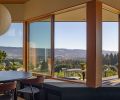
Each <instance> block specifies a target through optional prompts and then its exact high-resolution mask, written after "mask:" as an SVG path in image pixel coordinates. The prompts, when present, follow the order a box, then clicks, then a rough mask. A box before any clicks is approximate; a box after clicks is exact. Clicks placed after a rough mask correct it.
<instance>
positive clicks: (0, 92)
mask: <svg viewBox="0 0 120 100" xmlns="http://www.w3.org/2000/svg"><path fill="white" fill-rule="evenodd" d="M16 96H17V95H16V82H9V83H0V100H15V98H17V97H16Z"/></svg>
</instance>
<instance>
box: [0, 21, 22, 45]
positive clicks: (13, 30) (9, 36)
mask: <svg viewBox="0 0 120 100" xmlns="http://www.w3.org/2000/svg"><path fill="white" fill-rule="evenodd" d="M0 46H5V47H23V24H22V23H12V24H11V26H10V28H9V30H8V31H7V32H6V33H5V34H3V35H1V36H0Z"/></svg>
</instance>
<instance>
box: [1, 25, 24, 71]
mask: <svg viewBox="0 0 120 100" xmlns="http://www.w3.org/2000/svg"><path fill="white" fill-rule="evenodd" d="M22 46H23V24H22V23H12V25H11V27H10V29H9V30H8V32H7V33H6V34H4V35H2V36H0V71H1V70H23V54H22V50H23V48H22Z"/></svg>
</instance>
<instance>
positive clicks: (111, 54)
mask: <svg viewBox="0 0 120 100" xmlns="http://www.w3.org/2000/svg"><path fill="white" fill-rule="evenodd" d="M102 25H103V47H102V48H103V77H104V78H105V77H110V76H114V75H117V72H118V69H117V65H118V22H103V23H102Z"/></svg>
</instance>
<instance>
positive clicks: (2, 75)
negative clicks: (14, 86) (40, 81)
mask: <svg viewBox="0 0 120 100" xmlns="http://www.w3.org/2000/svg"><path fill="white" fill-rule="evenodd" d="M30 77H32V74H31V73H29V72H23V71H0V83H4V82H10V81H19V80H24V79H27V78H30Z"/></svg>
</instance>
